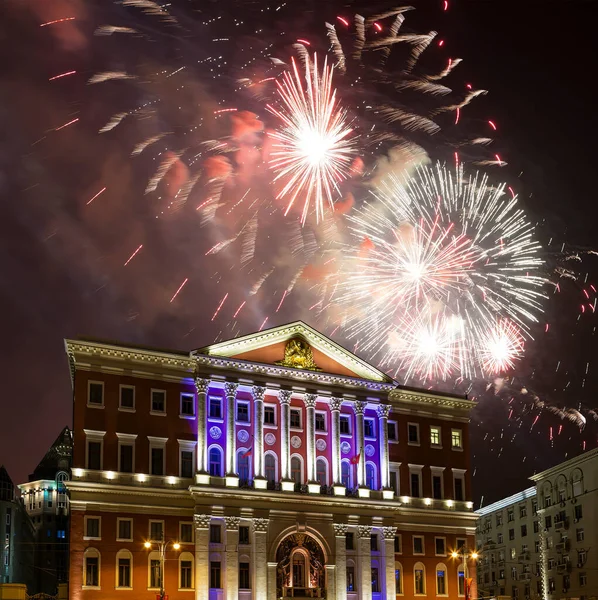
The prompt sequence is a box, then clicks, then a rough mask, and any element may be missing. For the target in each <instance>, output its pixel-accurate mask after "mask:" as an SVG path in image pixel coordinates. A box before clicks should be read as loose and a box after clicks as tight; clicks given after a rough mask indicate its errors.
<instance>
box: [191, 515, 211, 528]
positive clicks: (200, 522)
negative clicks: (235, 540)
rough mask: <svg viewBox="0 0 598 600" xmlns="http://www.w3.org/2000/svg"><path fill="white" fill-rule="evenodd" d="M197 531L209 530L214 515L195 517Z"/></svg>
mask: <svg viewBox="0 0 598 600" xmlns="http://www.w3.org/2000/svg"><path fill="white" fill-rule="evenodd" d="M193 519H194V521H195V529H209V528H210V523H211V522H212V515H194V517H193Z"/></svg>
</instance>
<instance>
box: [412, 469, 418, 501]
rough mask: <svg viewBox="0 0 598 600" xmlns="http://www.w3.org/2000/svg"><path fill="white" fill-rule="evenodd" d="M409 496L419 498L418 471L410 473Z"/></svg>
mask: <svg viewBox="0 0 598 600" xmlns="http://www.w3.org/2000/svg"><path fill="white" fill-rule="evenodd" d="M411 496H412V497H413V498H419V497H420V493H419V473H411Z"/></svg>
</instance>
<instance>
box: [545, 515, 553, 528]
mask: <svg viewBox="0 0 598 600" xmlns="http://www.w3.org/2000/svg"><path fill="white" fill-rule="evenodd" d="M544 526H545V527H546V529H550V528H551V527H552V517H551V516H550V515H548V516H547V517H546V518H545V519H544Z"/></svg>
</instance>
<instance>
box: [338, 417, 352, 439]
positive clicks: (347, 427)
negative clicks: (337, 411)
mask: <svg viewBox="0 0 598 600" xmlns="http://www.w3.org/2000/svg"><path fill="white" fill-rule="evenodd" d="M340 433H344V434H345V435H351V417H350V416H349V415H341V416H340Z"/></svg>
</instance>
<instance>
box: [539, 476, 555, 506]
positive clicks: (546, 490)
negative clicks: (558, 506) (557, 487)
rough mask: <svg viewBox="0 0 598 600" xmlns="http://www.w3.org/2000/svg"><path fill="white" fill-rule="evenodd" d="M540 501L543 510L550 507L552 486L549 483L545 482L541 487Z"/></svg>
mask: <svg viewBox="0 0 598 600" xmlns="http://www.w3.org/2000/svg"><path fill="white" fill-rule="evenodd" d="M542 499H543V501H544V508H546V507H548V506H552V501H553V498H552V484H551V483H550V481H546V482H545V483H544V485H543V487H542Z"/></svg>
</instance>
